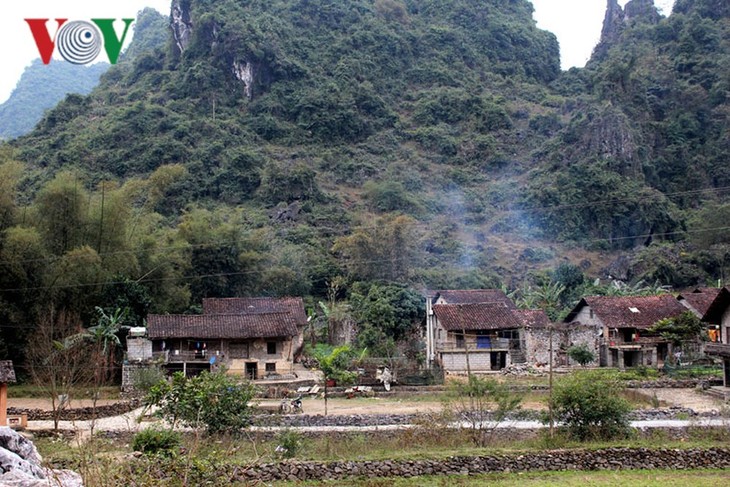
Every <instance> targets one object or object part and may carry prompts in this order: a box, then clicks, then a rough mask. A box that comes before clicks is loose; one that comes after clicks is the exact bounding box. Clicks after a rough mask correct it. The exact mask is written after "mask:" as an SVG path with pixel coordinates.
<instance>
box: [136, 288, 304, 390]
mask: <svg viewBox="0 0 730 487" xmlns="http://www.w3.org/2000/svg"><path fill="white" fill-rule="evenodd" d="M306 324H307V316H306V312H305V310H304V303H303V302H302V299H301V298H214V299H213V298H211V299H204V300H203V314H201V315H149V316H148V317H147V327H146V330H143V333H142V334H141V335H139V334H138V336H131V337H130V338H129V339H128V340H127V344H128V346H127V356H128V361H129V362H131V363H134V362H146V361H149V360H152V361H159V362H162V363H163V364H164V366H165V368H166V369H167V370H168V371H182V372H184V373H185V374H186V375H195V374H197V373H200V372H201V371H204V370H217V369H220V368H223V369H225V370H226V371H227V373H229V374H232V375H245V376H247V377H248V378H250V379H254V380H255V379H262V378H271V377H281V376H282V375H287V374H290V373H291V372H292V368H293V363H294V357H295V356H296V355H297V354H298V353H299V351H300V349H301V347H302V343H303V328H304V326H305V325H306Z"/></svg>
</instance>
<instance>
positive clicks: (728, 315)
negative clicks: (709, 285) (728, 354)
mask: <svg viewBox="0 0 730 487" xmlns="http://www.w3.org/2000/svg"><path fill="white" fill-rule="evenodd" d="M720 329H721V330H722V343H730V306H728V307H727V308H726V309H725V313H723V315H722V320H721V321H720Z"/></svg>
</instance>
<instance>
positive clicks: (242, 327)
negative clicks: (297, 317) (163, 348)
mask: <svg viewBox="0 0 730 487" xmlns="http://www.w3.org/2000/svg"><path fill="white" fill-rule="evenodd" d="M296 334H297V326H296V323H295V321H294V319H293V318H292V316H291V314H290V313H258V314H251V315H226V314H223V315H148V316H147V335H148V336H149V337H150V338H151V339H160V338H201V339H203V338H204V339H209V340H211V339H213V340H214V339H229V340H230V339H248V338H283V337H292V336H296Z"/></svg>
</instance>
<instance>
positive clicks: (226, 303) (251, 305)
mask: <svg viewBox="0 0 730 487" xmlns="http://www.w3.org/2000/svg"><path fill="white" fill-rule="evenodd" d="M278 312H288V313H291V315H292V317H293V318H294V321H295V323H296V324H297V325H300V326H301V325H306V324H307V313H306V312H305V311H304V302H303V301H302V298H289V297H287V298H205V299H203V314H204V315H237V314H258V313H278Z"/></svg>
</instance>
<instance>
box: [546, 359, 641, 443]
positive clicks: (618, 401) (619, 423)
mask: <svg viewBox="0 0 730 487" xmlns="http://www.w3.org/2000/svg"><path fill="white" fill-rule="evenodd" d="M622 390H623V387H622V386H621V385H620V384H619V382H618V381H617V380H616V379H609V378H606V377H605V376H602V375H600V374H597V373H595V372H588V371H581V372H574V373H573V374H571V375H570V376H568V377H565V378H563V379H561V380H560V381H558V382H557V384H556V385H555V388H554V390H553V396H552V399H551V407H552V410H553V413H554V415H555V418H556V419H557V420H558V421H560V422H562V423H563V424H565V426H566V427H567V428H568V431H569V432H570V435H571V436H572V437H573V438H575V439H578V440H581V441H585V440H599V439H600V440H603V439H612V438H618V437H624V436H626V435H627V434H628V431H629V419H628V414H629V412H630V411H631V406H630V405H629V403H628V401H626V399H624V398H623V397H621V392H622Z"/></svg>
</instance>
